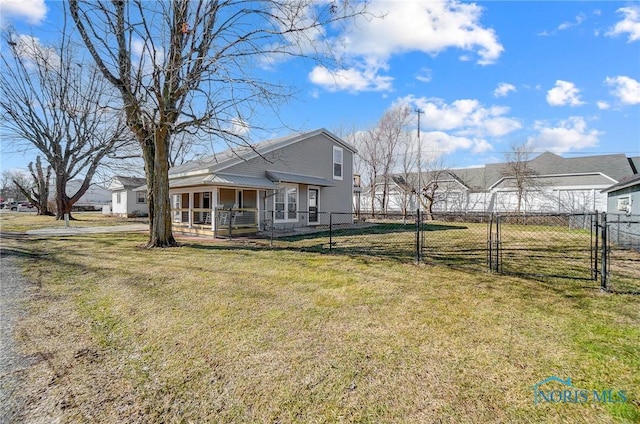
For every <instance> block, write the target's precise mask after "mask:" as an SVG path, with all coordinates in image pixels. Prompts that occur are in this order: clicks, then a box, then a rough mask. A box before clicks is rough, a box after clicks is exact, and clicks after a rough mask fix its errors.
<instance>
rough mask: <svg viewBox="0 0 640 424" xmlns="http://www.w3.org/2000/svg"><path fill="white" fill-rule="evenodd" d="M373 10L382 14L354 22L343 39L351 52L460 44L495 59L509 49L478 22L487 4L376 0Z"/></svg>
mask: <svg viewBox="0 0 640 424" xmlns="http://www.w3.org/2000/svg"><path fill="white" fill-rule="evenodd" d="M370 10H371V12H372V13H373V14H374V15H380V16H383V18H381V19H371V20H369V21H367V22H362V21H360V22H358V23H357V24H355V25H353V26H352V27H351V29H350V30H349V31H347V33H346V34H345V37H344V38H343V41H344V43H345V44H344V45H345V47H346V49H347V51H349V52H351V53H355V54H359V55H364V56H368V55H373V56H375V57H378V58H383V59H387V58H388V57H390V56H391V55H392V54H398V53H404V52H407V51H418V52H424V53H428V54H437V53H439V52H441V51H443V50H445V49H448V48H459V49H462V50H466V51H475V52H476V53H477V55H478V56H479V58H478V63H480V64H489V63H493V62H495V61H496V60H497V59H498V58H499V57H500V54H501V53H502V52H503V51H504V48H503V47H502V45H501V44H500V43H499V42H498V39H497V36H496V34H495V32H494V31H493V30H492V29H486V28H483V27H482V26H481V25H480V24H479V20H480V15H481V13H482V10H483V9H482V8H481V7H480V6H478V5H476V4H473V3H461V2H458V1H456V0H451V1H438V2H435V1H429V0H426V1H401V2H400V1H399V2H389V1H384V0H376V1H374V2H373V3H372V4H371V9H370Z"/></svg>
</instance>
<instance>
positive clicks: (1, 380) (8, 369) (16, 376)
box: [0, 247, 32, 423]
mask: <svg viewBox="0 0 640 424" xmlns="http://www.w3.org/2000/svg"><path fill="white" fill-rule="evenodd" d="M17 262H18V261H17V257H16V256H14V255H13V253H12V252H8V251H6V250H4V249H2V247H0V269H2V275H1V276H0V282H1V284H0V330H1V331H0V423H11V422H21V421H22V420H21V411H22V408H23V405H24V398H23V397H22V396H21V393H20V383H21V375H22V373H23V372H24V371H25V370H26V369H27V368H28V367H29V365H30V363H31V362H32V361H30V360H29V359H28V358H24V357H22V356H20V354H19V353H18V352H17V350H16V343H15V340H14V330H15V327H16V325H17V322H18V320H19V319H20V318H21V317H22V316H23V314H24V311H23V309H22V301H23V300H24V298H25V297H26V296H27V287H28V285H29V282H28V281H27V280H26V279H25V278H24V277H23V276H22V272H21V269H20V267H19V266H18V264H17Z"/></svg>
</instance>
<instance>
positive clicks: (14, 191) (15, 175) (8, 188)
mask: <svg viewBox="0 0 640 424" xmlns="http://www.w3.org/2000/svg"><path fill="white" fill-rule="evenodd" d="M0 179H1V181H0V185H1V188H2V197H3V199H4V200H5V201H6V200H7V199H14V200H15V201H17V200H19V198H20V195H21V194H22V192H21V191H20V189H19V188H18V185H16V182H17V183H18V184H19V185H21V186H24V187H31V186H32V181H31V178H30V177H29V174H27V173H26V172H24V171H22V170H19V169H5V170H4V171H2V175H1V177H0Z"/></svg>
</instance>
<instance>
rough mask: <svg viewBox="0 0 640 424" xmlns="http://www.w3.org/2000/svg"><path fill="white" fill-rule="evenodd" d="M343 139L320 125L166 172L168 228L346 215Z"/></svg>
mask: <svg viewBox="0 0 640 424" xmlns="http://www.w3.org/2000/svg"><path fill="white" fill-rule="evenodd" d="M355 152H356V151H355V149H354V148H353V146H351V145H350V144H348V143H346V142H345V141H343V140H341V139H340V138H338V137H337V136H336V135H334V134H331V133H330V132H329V131H327V130H325V129H318V130H315V131H310V132H307V133H303V134H293V135H290V136H287V137H283V138H278V139H274V140H269V141H264V142H261V143H258V144H255V145H252V146H247V147H238V148H234V149H230V150H227V151H224V152H222V153H219V154H215V155H212V156H208V157H205V158H203V159H200V160H195V161H192V162H188V163H185V164H183V165H180V166H176V167H174V168H172V169H170V170H169V194H170V196H171V202H172V205H171V206H172V213H173V218H172V219H173V229H174V230H175V231H180V232H188V233H197V234H215V233H216V231H221V230H222V229H228V228H229V226H232V227H233V228H234V232H235V233H238V232H240V231H246V232H255V231H258V230H260V229H265V228H267V227H270V226H271V225H273V227H275V228H281V229H285V228H294V227H302V226H317V225H323V224H327V219H328V215H327V214H325V213H323V212H342V213H344V214H345V219H348V220H351V219H352V216H351V213H352V210H353V205H352V198H353V155H354V154H355Z"/></svg>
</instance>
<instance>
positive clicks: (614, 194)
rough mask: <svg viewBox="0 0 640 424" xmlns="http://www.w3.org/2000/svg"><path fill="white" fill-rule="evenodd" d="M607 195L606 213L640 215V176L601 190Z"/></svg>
mask: <svg viewBox="0 0 640 424" xmlns="http://www.w3.org/2000/svg"><path fill="white" fill-rule="evenodd" d="M602 192H603V193H606V195H607V212H608V213H613V214H624V215H640V174H637V175H634V176H633V177H631V178H625V179H624V180H622V181H620V182H619V183H617V184H614V185H612V186H611V187H608V188H607V189H605V190H602Z"/></svg>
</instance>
